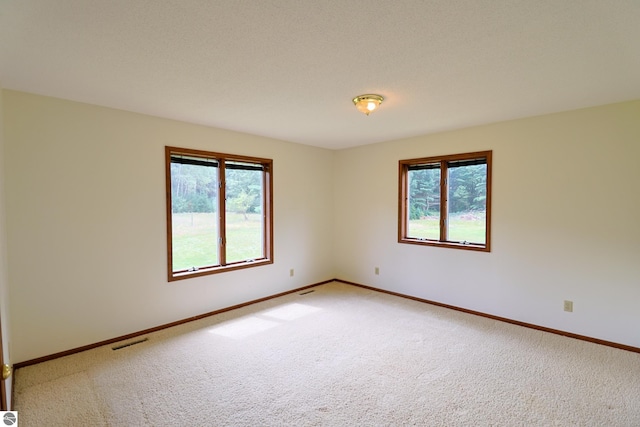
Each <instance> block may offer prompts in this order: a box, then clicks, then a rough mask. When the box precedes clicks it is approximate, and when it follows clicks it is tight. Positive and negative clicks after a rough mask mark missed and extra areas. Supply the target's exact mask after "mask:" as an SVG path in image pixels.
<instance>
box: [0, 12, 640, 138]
mask: <svg viewBox="0 0 640 427" xmlns="http://www.w3.org/2000/svg"><path fill="white" fill-rule="evenodd" d="M0 82H1V84H2V86H3V87H4V88H7V89H15V90H20V91H26V92H32V93H37V94H42V95H48V96H54V97H59V98H65V99H70V100H75V101H82V102H88V103H91V104H97V105H103V106H107V107H113V108H119V109H123V110H129V111H134V112H140V113H146V114H151V115H156V116H161V117H167V118H173V119H178V120H183V121H186V122H192V123H199V124H205V125H210V126H215V127H219V128H225V129H232V130H237V131H242V132H247V133H251V134H256V135H263V136H267V137H272V138H277V139H282V140H286V141H292V142H298V143H302V144H309V145H315V146H320V147H326V148H331V149H338V148H345V147H352V146H357V145H363V144H369V143H374V142H379V141H387V140H393V139H399V138H403V137H408V136H414V135H421V134H427V133H432V132H439V131H443V130H449V129H456V128H462V127H468V126H473V125H478V124H484V123H490V122H496V121H502V120H507V119H513V118H518V117H526V116H533V115H539V114H545V113H551V112H557V111H564V110H570V109H576V108H582V107H589V106H594V105H601V104H607V103H613V102H619V101H626V100H632V99H640V1H639V0H608V1H604V0H395V1H394V0H368V1H367V0H228V1H224V0H217V1H214V0H55V1H52V0H0ZM363 93H378V94H380V95H383V96H384V97H385V98H386V100H385V102H384V103H383V104H382V106H381V108H380V109H379V110H378V111H376V112H374V113H373V114H371V116H369V117H367V116H365V115H363V114H362V113H359V112H358V111H357V110H356V109H355V108H354V106H353V104H352V103H351V99H352V98H353V97H354V96H356V95H359V94H363ZM639 120H640V118H639Z"/></svg>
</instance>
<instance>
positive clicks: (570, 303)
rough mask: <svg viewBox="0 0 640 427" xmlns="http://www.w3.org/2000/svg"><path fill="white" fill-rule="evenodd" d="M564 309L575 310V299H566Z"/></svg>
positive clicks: (570, 311)
mask: <svg viewBox="0 0 640 427" xmlns="http://www.w3.org/2000/svg"><path fill="white" fill-rule="evenodd" d="M564 311H568V312H569V313H572V312H573V301H568V300H564Z"/></svg>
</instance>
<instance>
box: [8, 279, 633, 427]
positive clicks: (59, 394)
mask: <svg viewBox="0 0 640 427" xmlns="http://www.w3.org/2000/svg"><path fill="white" fill-rule="evenodd" d="M147 338H148V341H146V342H143V343H140V344H136V345H132V346H129V347H125V348H123V349H120V350H113V349H112V347H113V346H105V347H101V348H97V349H94V350H90V351H86V352H83V353H80V354H76V355H72V356H68V357H64V358H60V359H56V360H53V361H49V362H45V363H41V364H38V365H33V366H29V367H26V368H22V369H19V370H18V371H17V372H16V378H15V381H16V383H15V409H16V410H17V411H18V413H19V424H20V426H21V427H28V426H178V425H179V426H253V427H255V426H411V425H419V426H640V354H636V353H632V352H627V351H623V350H618V349H613V348H609V347H605V346H600V345H597V344H592V343H588V342H583V341H578V340H575V339H571V338H566V337H561V336H557V335H553V334H549V333H545V332H541V331H536V330H532V329H527V328H522V327H519V326H514V325H510V324H506V323H502V322H498V321H494V320H490V319H486V318H482V317H477V316H473V315H468V314H464V313H460V312H456V311H452V310H448V309H445V308H441V307H435V306H431V305H428V304H423V303H419V302H415V301H411V300H408V299H403V298H398V297H394V296H390V295H386V294H383V293H379V292H375V291H369V290H365V289H361V288H358V287H354V286H349V285H345V284H341V283H329V284H326V285H321V286H317V287H315V288H313V292H311V293H307V294H304V295H300V294H298V293H295V294H290V295H287V296H284V297H280V298H277V299H273V300H269V301H265V302H262V303H259V304H254V305H251V306H248V307H244V308H241V309H238V310H234V311H230V312H227V313H223V314H220V315H216V316H212V317H209V318H206V319H203V320H199V321H196V322H191V323H189V324H185V325H181V326H178V327H174V328H171V329H166V330H163V331H159V332H156V333H153V334H149V335H148V336H147Z"/></svg>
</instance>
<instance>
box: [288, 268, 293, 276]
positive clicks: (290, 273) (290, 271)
mask: <svg viewBox="0 0 640 427" xmlns="http://www.w3.org/2000/svg"><path fill="white" fill-rule="evenodd" d="M289 277H293V268H292V269H291V270H289Z"/></svg>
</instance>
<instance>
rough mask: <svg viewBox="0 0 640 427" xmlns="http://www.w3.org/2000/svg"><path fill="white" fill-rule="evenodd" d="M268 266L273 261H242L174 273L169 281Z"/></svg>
mask: <svg viewBox="0 0 640 427" xmlns="http://www.w3.org/2000/svg"><path fill="white" fill-rule="evenodd" d="M268 264H273V260H272V259H258V260H254V261H242V262H238V263H234V264H229V265H225V266H218V267H206V268H200V269H198V270H194V271H181V272H179V273H173V272H172V273H170V276H169V277H168V281H169V282H174V281H176V280H184V279H190V278H192V277H201V276H208V275H210V274H218V273H225V272H227V271H233V270H242V269H244V268H252V267H260V266H262V265H268Z"/></svg>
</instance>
